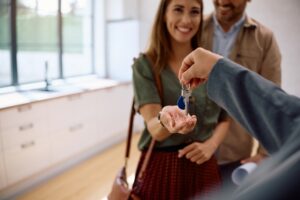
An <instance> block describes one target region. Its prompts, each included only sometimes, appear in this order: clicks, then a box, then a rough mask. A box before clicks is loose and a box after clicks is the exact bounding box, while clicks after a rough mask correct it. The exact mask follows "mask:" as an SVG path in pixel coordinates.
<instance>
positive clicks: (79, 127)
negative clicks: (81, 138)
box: [69, 124, 83, 132]
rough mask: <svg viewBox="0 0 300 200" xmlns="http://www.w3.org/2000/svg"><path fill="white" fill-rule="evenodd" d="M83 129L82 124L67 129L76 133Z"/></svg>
mask: <svg viewBox="0 0 300 200" xmlns="http://www.w3.org/2000/svg"><path fill="white" fill-rule="evenodd" d="M82 128H83V124H75V125H73V126H71V127H70V128H69V130H70V132H74V131H78V130H80V129H82Z"/></svg>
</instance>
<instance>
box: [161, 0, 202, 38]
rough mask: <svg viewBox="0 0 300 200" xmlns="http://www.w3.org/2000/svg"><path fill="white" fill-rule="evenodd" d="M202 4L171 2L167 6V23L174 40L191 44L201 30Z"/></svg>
mask: <svg viewBox="0 0 300 200" xmlns="http://www.w3.org/2000/svg"><path fill="white" fill-rule="evenodd" d="M201 6H202V5H201V4H200V3H199V1H197V0H171V1H170V3H169V4H168V6H167V9H166V14H165V23H166V26H167V29H168V32H169V34H170V36H171V37H172V39H173V40H175V41H176V42H178V43H187V42H190V41H191V39H192V37H193V36H194V35H195V34H196V33H197V31H198V30H199V26H200V22H201V20H202V19H201Z"/></svg>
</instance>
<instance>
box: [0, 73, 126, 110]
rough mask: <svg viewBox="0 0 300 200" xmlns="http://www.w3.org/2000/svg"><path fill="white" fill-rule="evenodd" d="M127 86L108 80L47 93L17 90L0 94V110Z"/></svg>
mask: <svg viewBox="0 0 300 200" xmlns="http://www.w3.org/2000/svg"><path fill="white" fill-rule="evenodd" d="M127 84H131V82H130V81H125V82H120V81H115V80H110V79H93V80H88V81H80V82H74V83H68V84H61V85H57V86H50V87H49V91H45V90H44V89H41V88H40V89H29V90H18V91H16V92H9V93H4V94H0V110H3V109H8V108H12V107H16V106H21V105H25V104H29V103H35V102H39V101H46V100H50V99H54V98H60V97H65V96H68V95H74V94H80V93H83V92H91V91H95V90H100V89H106V88H110V87H115V86H119V85H127Z"/></svg>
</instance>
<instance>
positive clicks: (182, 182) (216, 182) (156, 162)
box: [133, 151, 221, 200]
mask: <svg viewBox="0 0 300 200" xmlns="http://www.w3.org/2000/svg"><path fill="white" fill-rule="evenodd" d="M144 158H145V152H142V155H141V158H140V161H139V164H138V168H137V172H136V174H138V172H139V170H140V168H141V165H142V162H143V160H144ZM220 184H221V177H220V173H219V169H218V166H217V162H216V159H215V158H214V157H212V158H211V159H210V160H208V161H206V162H205V163H203V164H201V165H197V164H195V163H193V162H191V161H190V160H188V159H186V158H178V152H177V151H175V152H161V151H153V152H152V154H151V158H150V160H149V164H148V166H147V169H146V172H145V176H144V179H143V181H142V182H139V181H137V179H136V180H135V182H134V184H133V193H134V194H136V195H137V196H139V197H140V198H141V199H142V200H148V199H149V200H150V199H151V200H153V199H155V200H184V199H205V200H206V199H209V194H210V193H211V192H213V191H215V190H217V189H218V188H219V187H220Z"/></svg>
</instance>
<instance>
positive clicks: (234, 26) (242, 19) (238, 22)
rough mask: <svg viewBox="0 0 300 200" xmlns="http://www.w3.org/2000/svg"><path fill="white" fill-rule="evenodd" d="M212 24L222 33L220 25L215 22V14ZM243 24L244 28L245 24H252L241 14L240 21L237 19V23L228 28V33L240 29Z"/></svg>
mask: <svg viewBox="0 0 300 200" xmlns="http://www.w3.org/2000/svg"><path fill="white" fill-rule="evenodd" d="M213 22H214V25H215V26H216V27H217V28H218V29H219V30H221V31H222V32H224V30H223V28H222V26H221V25H220V23H219V22H218V20H217V17H216V14H215V13H214V14H213ZM244 22H247V23H244ZM243 23H244V25H245V26H246V24H247V26H252V23H253V22H252V20H251V19H250V18H247V17H246V14H243V16H242V17H241V19H239V21H237V22H236V23H235V24H233V26H231V27H230V29H229V31H228V32H231V31H232V30H235V29H237V28H239V27H241V26H242V24H243Z"/></svg>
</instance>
